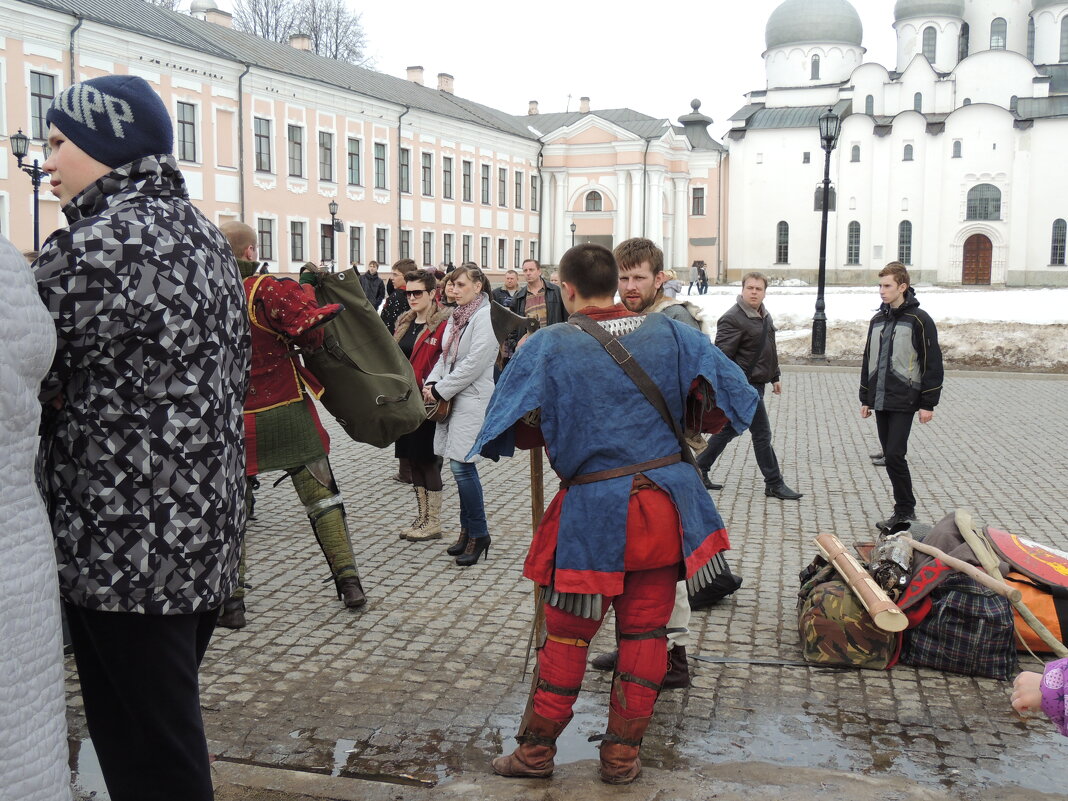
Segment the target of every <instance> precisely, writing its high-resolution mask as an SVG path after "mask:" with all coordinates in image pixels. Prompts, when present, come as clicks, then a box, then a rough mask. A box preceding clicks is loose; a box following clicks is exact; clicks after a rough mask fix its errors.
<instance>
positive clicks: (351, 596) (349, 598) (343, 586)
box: [334, 576, 367, 609]
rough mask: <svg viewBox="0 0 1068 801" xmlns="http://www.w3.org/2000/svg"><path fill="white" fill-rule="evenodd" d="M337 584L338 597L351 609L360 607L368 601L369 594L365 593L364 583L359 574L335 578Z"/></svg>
mask: <svg viewBox="0 0 1068 801" xmlns="http://www.w3.org/2000/svg"><path fill="white" fill-rule="evenodd" d="M334 583H335V585H336V586H337V597H338V600H339V601H341V602H342V603H343V604H345V606H347V607H348V608H349V609H359V608H360V607H361V606H363V605H364V604H365V603H367V596H366V595H364V594H363V584H361V583H360V577H359V576H350V577H348V578H343V579H334Z"/></svg>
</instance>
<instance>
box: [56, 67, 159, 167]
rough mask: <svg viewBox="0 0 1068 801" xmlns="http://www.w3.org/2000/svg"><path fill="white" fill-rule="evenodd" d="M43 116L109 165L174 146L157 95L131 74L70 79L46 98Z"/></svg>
mask: <svg viewBox="0 0 1068 801" xmlns="http://www.w3.org/2000/svg"><path fill="white" fill-rule="evenodd" d="M45 120H46V121H47V122H48V124H49V125H55V126H56V127H57V128H58V129H59V130H60V131H62V132H63V135H64V136H65V137H66V138H67V139H69V140H70V141H71V142H73V143H74V144H75V145H77V146H78V147H79V148H80V149H81V150H82V151H84V152H85V153H86V154H88V155H89V156H91V157H92V158H94V159H96V160H97V161H99V162H100V163H101V164H106V165H107V166H108V167H111V168H113V169H114V168H115V167H121V166H122V165H123V164H129V163H130V162H131V161H133V160H134V159H138V158H141V157H142V156H157V155H161V154H164V153H171V152H172V150H173V149H174V130H173V128H172V127H171V118H170V115H169V114H168V113H167V107H166V106H165V105H164V104H163V99H162V98H161V97H160V96H159V95H158V94H156V92H155V91H154V90H153V89H152V87H151V86H149V85H148V82H147V81H146V80H145V79H144V78H139V77H137V76H136V75H105V76H104V77H102V78H90V79H89V80H88V81H82V82H81V83H76V84H73V85H71V86H69V87H68V88H67V89H64V90H63V91H62V92H60V93H59V94H58V95H56V97H55V99H53V100H52V106H51V107H50V108H49V109H48V113H47V114H46V115H45Z"/></svg>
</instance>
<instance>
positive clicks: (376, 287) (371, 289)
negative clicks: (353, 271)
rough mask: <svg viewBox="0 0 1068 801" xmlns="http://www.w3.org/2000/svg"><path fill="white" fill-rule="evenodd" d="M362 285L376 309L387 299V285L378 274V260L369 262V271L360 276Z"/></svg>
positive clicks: (364, 292)
mask: <svg viewBox="0 0 1068 801" xmlns="http://www.w3.org/2000/svg"><path fill="white" fill-rule="evenodd" d="M360 286H362V287H363V294H365V295H366V296H367V300H369V301H370V302H371V305H372V306H374V308H375V309H377V308H378V307H379V306H381V305H382V301H383V300H385V299H386V285H385V284H384V283H383V282H382V279H381V278H380V277H379V275H378V262H377V261H369V262H368V263H367V272H365V273H364V274H363V275H361V276H360Z"/></svg>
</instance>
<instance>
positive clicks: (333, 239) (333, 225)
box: [326, 200, 341, 272]
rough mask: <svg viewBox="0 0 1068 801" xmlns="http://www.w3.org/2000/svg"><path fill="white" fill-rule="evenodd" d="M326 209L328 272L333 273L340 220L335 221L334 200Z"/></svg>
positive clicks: (335, 202) (336, 206)
mask: <svg viewBox="0 0 1068 801" xmlns="http://www.w3.org/2000/svg"><path fill="white" fill-rule="evenodd" d="M326 208H327V210H328V211H329V212H330V262H331V263H330V271H331V272H333V271H334V269H335V265H336V264H337V232H338V231H340V230H341V220H339V219H337V211H338V205H337V201H336V200H331V201H330V205H329V206H327V207H326Z"/></svg>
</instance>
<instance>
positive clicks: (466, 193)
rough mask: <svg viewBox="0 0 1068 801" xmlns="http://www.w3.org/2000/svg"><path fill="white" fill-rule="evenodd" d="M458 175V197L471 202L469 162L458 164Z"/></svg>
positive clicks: (466, 259) (467, 259) (465, 259)
mask: <svg viewBox="0 0 1068 801" xmlns="http://www.w3.org/2000/svg"><path fill="white" fill-rule="evenodd" d="M460 175H461V177H462V183H463V186H462V187H461V194H460V199H461V200H463V202H464V203H470V202H471V162H470V161H465V162H463V163H462V164H461V165H460ZM464 261H471V259H470V258H467V257H465V258H464Z"/></svg>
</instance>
